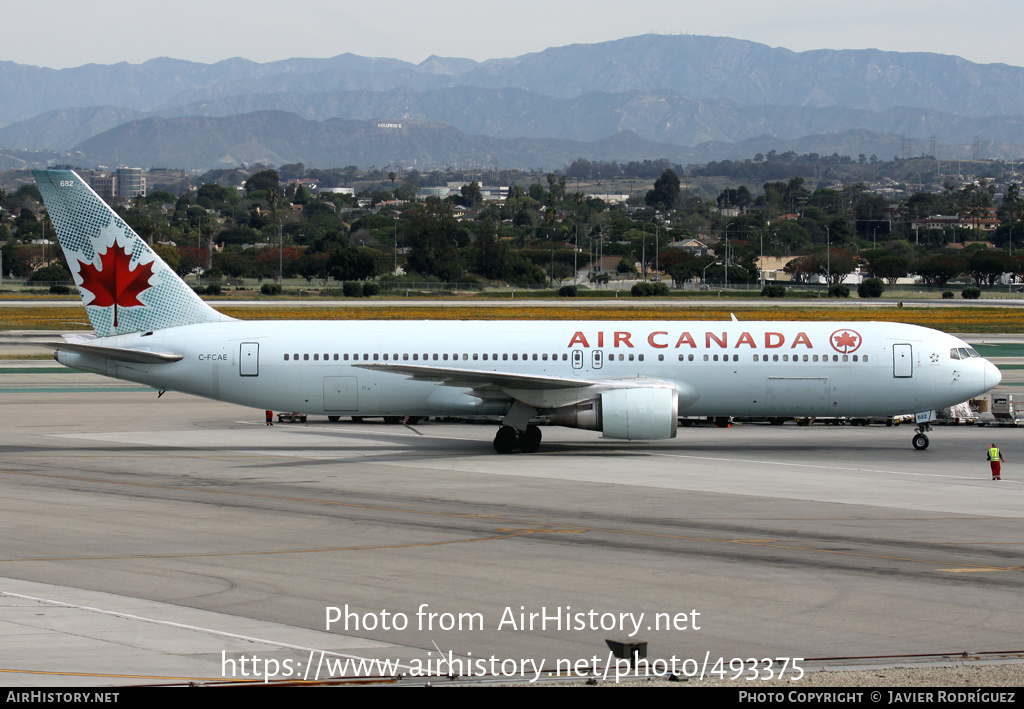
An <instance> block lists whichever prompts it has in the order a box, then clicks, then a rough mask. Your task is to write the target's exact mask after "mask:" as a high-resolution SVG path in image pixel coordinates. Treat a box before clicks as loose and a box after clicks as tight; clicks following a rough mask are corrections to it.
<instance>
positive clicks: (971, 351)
mask: <svg viewBox="0 0 1024 709" xmlns="http://www.w3.org/2000/svg"><path fill="white" fill-rule="evenodd" d="M967 352H968V354H970V355H971V357H981V355H980V354H978V352H977V350H975V349H974V348H973V347H968V348H967Z"/></svg>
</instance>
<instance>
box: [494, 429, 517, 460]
mask: <svg viewBox="0 0 1024 709" xmlns="http://www.w3.org/2000/svg"><path fill="white" fill-rule="evenodd" d="M518 439H519V434H517V433H516V430H515V429H514V428H512V427H511V426H502V427H501V428H499V429H498V432H497V433H496V434H494V450H496V451H497V452H499V453H501V454H505V453H511V452H512V451H513V450H515V447H516V443H517V442H518Z"/></svg>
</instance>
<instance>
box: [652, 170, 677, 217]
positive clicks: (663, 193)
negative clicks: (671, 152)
mask: <svg viewBox="0 0 1024 709" xmlns="http://www.w3.org/2000/svg"><path fill="white" fill-rule="evenodd" d="M679 191H680V190H679V178H678V177H677V176H676V173H675V172H673V171H672V170H671V169H666V170H665V171H664V172H663V173H661V177H659V178H658V179H657V180H655V182H654V189H653V190H650V191H648V192H647V195H646V197H644V202H645V203H646V204H648V205H649V206H652V207H658V206H660V207H661V208H662V209H672V208H673V207H674V206H675V204H676V200H677V199H679Z"/></svg>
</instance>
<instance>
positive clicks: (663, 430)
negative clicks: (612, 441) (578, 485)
mask: <svg viewBox="0 0 1024 709" xmlns="http://www.w3.org/2000/svg"><path fill="white" fill-rule="evenodd" d="M550 420H551V423H552V424H553V425H555V426H566V427H567V428H582V429H586V430H588V431H601V433H602V434H604V437H605V438H624V439H626V440H630V441H653V440H660V439H664V438H675V437H676V427H677V426H678V425H679V399H678V397H677V396H676V390H675V387H671V386H658V387H637V388H635V389H612V390H611V391H606V392H602V393H601V394H600V395H599V396H597V397H596V398H593V399H590V400H588V401H584V402H582V403H579V404H573V405H572V406H563V407H561V408H558V409H555V410H553V411H552V412H551V419H550Z"/></svg>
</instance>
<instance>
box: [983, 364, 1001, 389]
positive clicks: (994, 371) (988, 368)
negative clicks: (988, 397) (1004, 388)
mask: <svg viewBox="0 0 1024 709" xmlns="http://www.w3.org/2000/svg"><path fill="white" fill-rule="evenodd" d="M1001 381H1003V373H1002V372H1000V371H999V367H997V366H995V365H994V364H992V363H991V362H989V361H988V360H985V387H986V388H987V389H994V388H995V387H997V386H999V382H1001Z"/></svg>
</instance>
